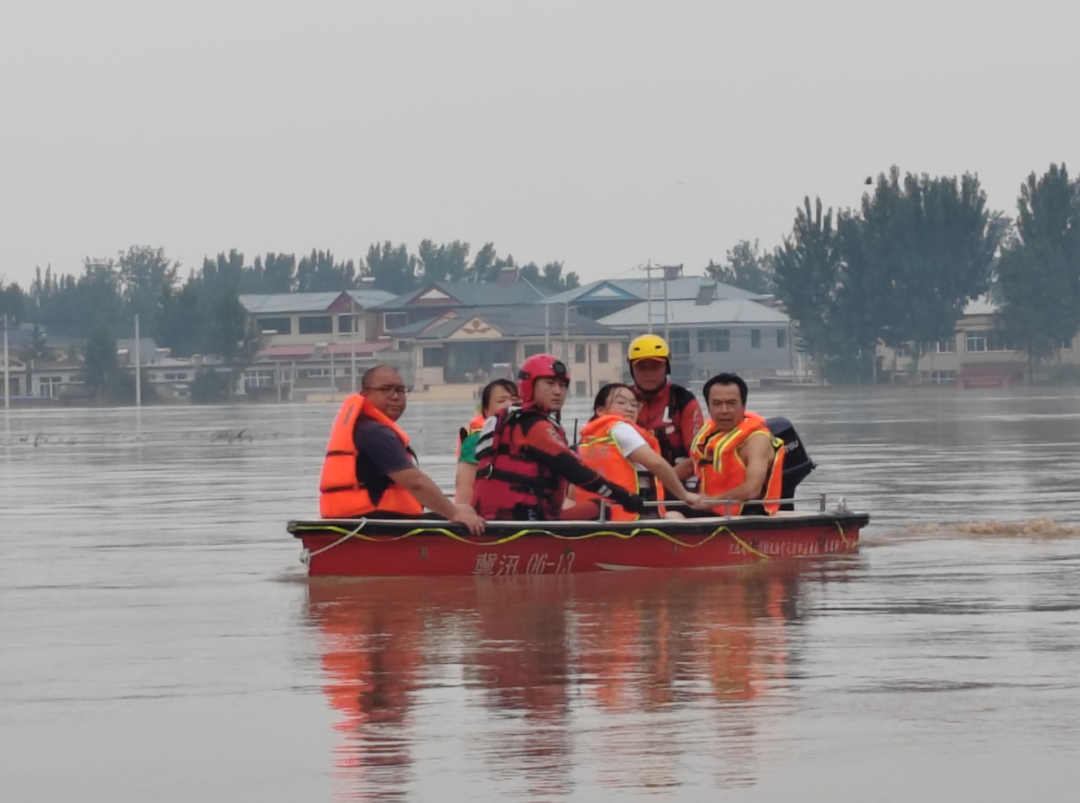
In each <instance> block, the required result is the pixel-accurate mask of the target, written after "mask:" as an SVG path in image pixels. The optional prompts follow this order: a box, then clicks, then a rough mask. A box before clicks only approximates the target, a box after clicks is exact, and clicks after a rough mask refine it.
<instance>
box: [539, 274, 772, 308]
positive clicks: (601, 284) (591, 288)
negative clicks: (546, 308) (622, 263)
mask: <svg viewBox="0 0 1080 803" xmlns="http://www.w3.org/2000/svg"><path fill="white" fill-rule="evenodd" d="M703 279H706V277H703V276H681V277H679V278H678V279H671V280H670V281H667V282H664V281H661V280H660V279H654V280H653V282H652V296H653V300H656V299H662V298H663V297H664V285H667V297H668V300H669V301H682V300H691V299H694V298H697V295H698V290H699V289H700V288H701V282H702V280H703ZM708 281H712V280H711V279H708ZM716 297H717V298H744V299H749V300H754V301H756V300H760V299H762V298H765V296H762V295H759V294H757V293H751V292H750V291H749V290H743V289H742V288H739V287H735V286H734V285H730V284H724V283H723V282H716ZM648 298H649V282H648V281H646V280H645V279H601V280H600V281H597V282H590V283H589V284H586V285H582V286H581V287H575V288H574V289H573V290H564V291H563V292H561V293H558V294H556V295H553V296H548V297H547V298H545V299H543V300H542V301H541V302H540V303H541V304H575V303H577V304H583V303H589V302H604V301H612V302H614V301H634V300H635V299H636V300H638V301H645V300H647V299H648Z"/></svg>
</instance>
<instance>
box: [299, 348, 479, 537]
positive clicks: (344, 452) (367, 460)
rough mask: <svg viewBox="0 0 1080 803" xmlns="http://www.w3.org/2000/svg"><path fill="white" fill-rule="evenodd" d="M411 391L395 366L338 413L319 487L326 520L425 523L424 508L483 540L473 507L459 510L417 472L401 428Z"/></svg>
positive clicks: (380, 370) (382, 370)
mask: <svg viewBox="0 0 1080 803" xmlns="http://www.w3.org/2000/svg"><path fill="white" fill-rule="evenodd" d="M408 394H409V389H408V388H407V387H405V385H404V383H403V382H402V380H401V374H399V373H398V372H397V369H396V368H394V367H393V366H390V365H379V366H376V367H375V368H372V369H370V370H369V371H367V372H366V373H365V374H364V376H363V378H362V379H361V390H360V392H359V393H354V394H352V395H351V396H349V397H348V398H347V399H345V401H344V403H343V404H342V405H341V410H340V411H339V412H338V416H337V420H336V421H335V422H334V428H333V429H332V430H331V432H330V443H329V446H328V447H327V450H326V461H325V462H324V463H323V469H322V478H321V480H320V482H319V491H320V497H319V510H320V513H321V515H322V517H323V518H324V519H351V518H362V517H363V518H405V519H415V518H420V517H421V516H422V515H423V513H424V507H425V506H426V507H428V508H430V509H431V510H433V511H434V512H435V513H436V514H438V515H439V516H441V517H443V518H445V519H448V520H449V521H452V522H454V523H456V524H461V525H464V526H465V527H466V528H467V529H468V530H469V532H471V533H473V534H474V535H478V534H480V533H482V532H483V531H484V521H483V519H481V518H480V517H479V516H478V515H477V514H476V511H475V510H473V509H472V508H471V507H469V506H468V505H455V504H454V503H453V502H451V501H450V500H449V499H447V498H446V496H445V495H443V492H442V491H440V490H439V487H438V486H437V485H436V484H435V483H434V482H433V481H432V480H431V478H430V477H428V476H427V475H426V474H424V473H423V472H422V471H421V470H420V469H419V467H418V461H417V458H416V453H415V452H413V450H412V449H411V448H410V447H409V436H408V435H406V434H405V432H404V431H403V430H402V429H401V428H400V427H399V426H398V425H397V421H398V419H399V418H401V416H402V414H403V413H404V412H405V407H406V403H407V399H408Z"/></svg>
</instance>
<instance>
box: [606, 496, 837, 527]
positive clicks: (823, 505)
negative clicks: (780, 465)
mask: <svg viewBox="0 0 1080 803" xmlns="http://www.w3.org/2000/svg"><path fill="white" fill-rule="evenodd" d="M796 502H799V503H806V502H816V503H817V505H818V512H819V513H827V512H828V507H829V495H828V494H817V495H815V496H792V497H789V498H786V499H713V498H711V497H702V498H701V502H700V503H699V504H700V505H701V506H702V507H709V508H715V507H720V505H743V506H745V505H764V504H770V505H792V506H794V505H795V503H796ZM611 504H612V503H611V502H609V501H608V500H607V499H601V500H600V519H599V521H600V522H601V523H603V522H605V521H607V520H608V508H610V507H611ZM642 504H643V505H644V506H645V507H664V508H668V507H691V505H690V503H689V502H684V501H682V500H681V499H672V500H670V501H668V500H664V501H649V502H643V503H642ZM836 512H837V513H846V512H847V500H846V499H845V498H844V497H842V496H841V497H840V499H839V500H838V501H837V503H836Z"/></svg>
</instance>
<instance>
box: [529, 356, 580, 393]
mask: <svg viewBox="0 0 1080 803" xmlns="http://www.w3.org/2000/svg"><path fill="white" fill-rule="evenodd" d="M543 376H551V377H557V378H559V379H565V380H566V381H567V382H569V381H570V372H569V371H567V370H566V365H565V364H564V363H563V361H562V360H560V359H559V358H558V357H556V356H555V355H553V354H536V355H534V356H532V357H529V359H527V360H525V362H523V363H522V364H521V368H519V369H518V392H519V393H520V395H521V400H522V401H523V402H526V403H528V402H531V401H532V400H533V380H536V379H539V378H540V377H543Z"/></svg>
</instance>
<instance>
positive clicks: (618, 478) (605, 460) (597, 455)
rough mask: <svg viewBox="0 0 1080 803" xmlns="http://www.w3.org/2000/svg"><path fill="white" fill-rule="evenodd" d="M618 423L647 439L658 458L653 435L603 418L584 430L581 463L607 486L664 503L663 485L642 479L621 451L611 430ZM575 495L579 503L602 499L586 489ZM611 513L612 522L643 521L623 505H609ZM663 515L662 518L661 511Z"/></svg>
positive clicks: (620, 420)
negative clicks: (605, 482) (621, 488)
mask: <svg viewBox="0 0 1080 803" xmlns="http://www.w3.org/2000/svg"><path fill="white" fill-rule="evenodd" d="M619 423H622V424H630V426H632V427H633V428H634V429H636V430H637V432H638V434H639V435H641V437H643V438H644V439H645V443H647V444H648V445H649V448H650V449H652V450H653V451H654V452H656V453H657V454H659V453H660V442H659V441H658V440H657V439H656V438H655V437H653V435H652V434H651V433H649V432H646V431H645V430H644V429H642V428H641V427H639V426H638V425H637V424H634V423H631V422H629V421H627V420H626V419H625V418H623V417H621V416H617V415H602V416H600V417H599V418H596V419H594V420H592V421H590V422H589V423H588V424H586V425H585V426H584V427H582V428H581V445H580V446H578V454H580V455H581V462H582V463H584V464H585V465H587V466H588V467H589V468H591V469H592V470H593V471H595V472H596V473H597V474H599V475H600V476H601V477H603V478H604V479H605V480H607V481H608V482H611V483H613V484H615V485H621V486H622V487H623V488H626V489H627V490H629V491H631V492H633V493H635V494H642V495H644V496H647V497H651V498H656V499H660V500H662V499H663V498H664V486H663V483H661V482H660V481H659V480H657V479H656V478H655V477H653V476H652V475H651V474H648V472H641V473H644V474H645V475H646V476H644V477H643V476H641V473H639V470H638V469H637V468H635V466H634V464H633V463H631V462H630V460H629V459H628V456H627V455H624V454H623V453H622V452H621V451H620V450H619V444H618V442H617V441H616V440H615V438H614V436H612V434H611V428H612V427H613V426H615V425H616V424H619ZM654 490H655V497H654V496H653V491H654ZM643 492H647V493H643ZM575 493H576V494H577V497H576V498H577V501H579V502H587V501H589V500H590V499H599V498H600V496H599V495H598V494H594V493H590V492H589V491H586V490H585V489H584V488H578V489H577V490H576V491H575ZM608 510H609V511H610V518H611V520H612V521H635V520H637V519H639V518H641V516H640V515H639V514H637V513H630V512H629V511H627V510H626V509H625V508H623V507H622V506H621V505H615V504H610V507H609V508H608ZM660 515H663V509H662V508H661V512H660Z"/></svg>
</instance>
